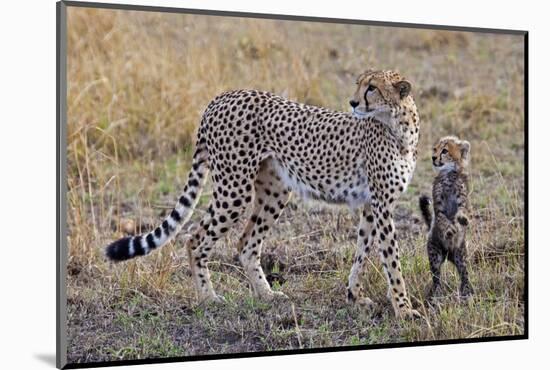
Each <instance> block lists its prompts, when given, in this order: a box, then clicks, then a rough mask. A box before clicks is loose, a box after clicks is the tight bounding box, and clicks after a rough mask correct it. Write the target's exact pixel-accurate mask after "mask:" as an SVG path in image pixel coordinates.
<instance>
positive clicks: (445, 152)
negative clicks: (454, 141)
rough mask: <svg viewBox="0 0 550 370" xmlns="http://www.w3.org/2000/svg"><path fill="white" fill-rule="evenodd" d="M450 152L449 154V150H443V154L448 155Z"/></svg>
mask: <svg viewBox="0 0 550 370" xmlns="http://www.w3.org/2000/svg"><path fill="white" fill-rule="evenodd" d="M448 152H449V151H448V150H447V149H443V150H442V151H441V154H447V153H448Z"/></svg>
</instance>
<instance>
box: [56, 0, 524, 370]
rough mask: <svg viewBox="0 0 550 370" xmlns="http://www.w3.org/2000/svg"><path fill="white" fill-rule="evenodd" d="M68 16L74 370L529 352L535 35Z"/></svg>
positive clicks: (64, 201)
mask: <svg viewBox="0 0 550 370" xmlns="http://www.w3.org/2000/svg"><path fill="white" fill-rule="evenodd" d="M57 10H58V61H57V62H58V63H57V64H58V86H57V88H58V91H57V93H58V134H59V135H58V137H59V140H58V159H59V162H58V175H59V178H58V194H59V198H58V204H59V209H58V266H57V267H58V269H57V271H58V336H57V346H58V355H57V359H58V363H57V364H58V367H65V368H76V367H88V366H108V365H119V364H138V363H153V362H167V361H188V360H198V359H203V360H208V359H214V358H230V357H250V356H258V355H262V356H265V355H278V354H293V353H311V352H323V351H341V350H365V349H373V348H382V347H383V348H388V347H402V346H411V345H413V346H414V345H437V344H449V343H466V342H481V341H493V340H512V339H525V338H527V303H528V302H527V282H526V271H527V243H526V241H527V235H526V222H527V219H526V215H527V212H526V208H527V202H526V200H527V198H526V197H527V194H526V192H527V187H526V179H527V177H526V172H527V104H526V103H527V94H526V93H527V90H526V81H527V79H526V77H527V63H526V60H527V53H526V50H527V32H525V31H513V30H494V29H470V28H459V27H445V26H430V25H415V24H398V23H383V22H371V21H368V20H343V19H342V20H340V19H328V18H327V19H324V18H311V17H296V16H292V17H291V16H284V15H271V14H248V13H231V12H218V11H203V10H195V9H176V8H157V7H143V6H133V5H112V4H97V3H96V4H87V3H78V2H61V3H58V8H57Z"/></svg>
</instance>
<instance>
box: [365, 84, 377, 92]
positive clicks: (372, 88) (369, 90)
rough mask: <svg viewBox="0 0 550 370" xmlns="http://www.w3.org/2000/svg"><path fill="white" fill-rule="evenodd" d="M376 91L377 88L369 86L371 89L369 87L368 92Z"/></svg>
mask: <svg viewBox="0 0 550 370" xmlns="http://www.w3.org/2000/svg"><path fill="white" fill-rule="evenodd" d="M374 90H376V87H374V86H372V85H369V87H367V92H371V91H374Z"/></svg>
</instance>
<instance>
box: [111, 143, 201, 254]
mask: <svg viewBox="0 0 550 370" xmlns="http://www.w3.org/2000/svg"><path fill="white" fill-rule="evenodd" d="M204 143H205V141H204V140H201V141H200V142H199V143H198V145H197V149H196V151H195V154H194V156H193V164H192V169H191V172H190V173H189V178H188V180H187V185H185V188H184V189H183V193H182V194H181V196H180V198H179V200H178V203H177V204H176V206H175V207H174V209H173V210H172V212H171V213H170V215H169V216H168V217H166V219H164V221H163V222H162V223H161V224H160V225H159V226H158V227H157V228H156V229H155V230H153V231H151V232H149V233H147V234H142V235H137V236H131V237H125V238H122V239H119V240H117V241H115V242H113V243H111V244H109V245H108V246H107V248H106V249H105V254H106V255H107V257H108V258H109V259H110V260H112V261H124V260H127V259H130V258H134V257H137V256H143V255H146V254H148V253H150V252H151V251H153V250H155V249H157V248H159V247H161V246H163V245H164V244H166V243H167V242H168V241H169V240H170V239H172V238H173V237H174V236H175V235H176V234H177V233H178V232H179V231H180V230H181V228H182V226H183V225H184V224H185V223H186V222H187V221H188V220H189V218H190V217H191V214H192V213H193V210H194V209H195V206H196V205H197V202H198V200H199V196H200V193H201V191H202V188H203V186H204V183H205V181H206V177H207V174H208V165H207V162H206V157H207V154H206V150H205V148H204Z"/></svg>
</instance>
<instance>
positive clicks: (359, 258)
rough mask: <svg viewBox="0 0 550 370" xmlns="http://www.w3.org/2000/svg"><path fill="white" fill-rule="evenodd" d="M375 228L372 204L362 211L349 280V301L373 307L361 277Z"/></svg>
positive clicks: (369, 307)
mask: <svg viewBox="0 0 550 370" xmlns="http://www.w3.org/2000/svg"><path fill="white" fill-rule="evenodd" d="M373 230H374V217H373V215H372V211H371V207H370V205H368V204H367V205H366V206H365V208H364V209H363V210H362V212H361V221H360V222H359V227H358V229H357V250H356V251H355V257H354V258H353V266H352V268H351V272H350V274H349V280H348V296H347V298H348V302H350V303H355V304H357V305H359V306H363V307H366V308H368V309H371V308H372V306H373V302H372V300H371V299H370V298H368V297H366V296H365V295H364V293H363V286H362V284H361V281H360V280H361V277H362V275H363V272H364V270H365V264H366V262H367V257H368V254H369V251H370V250H371V249H372V242H373V240H374V238H373V236H372V235H371V234H372V231H373Z"/></svg>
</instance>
